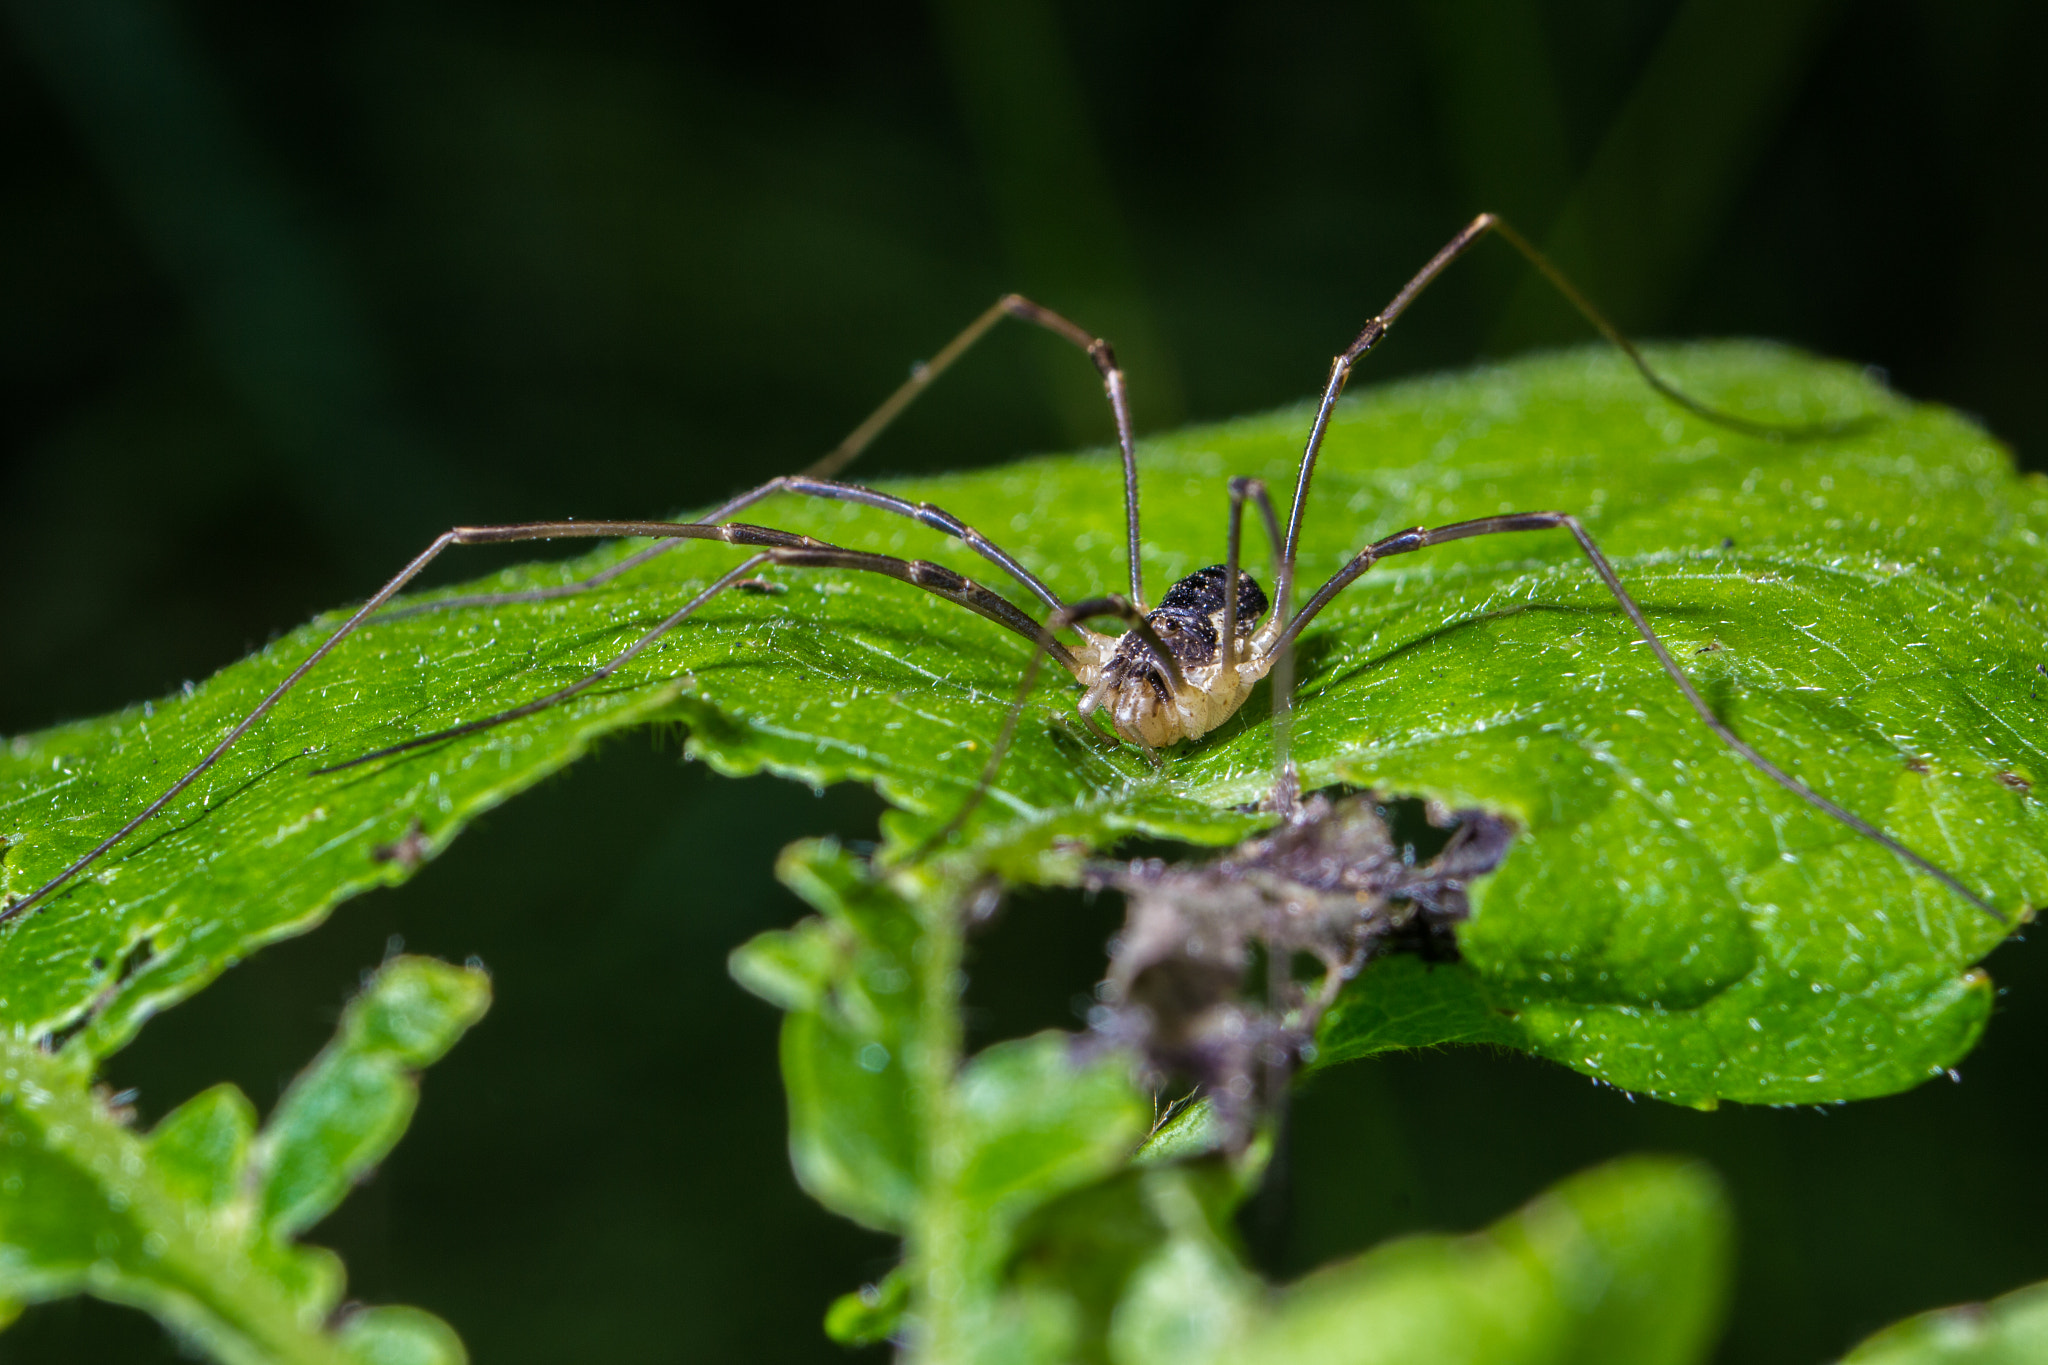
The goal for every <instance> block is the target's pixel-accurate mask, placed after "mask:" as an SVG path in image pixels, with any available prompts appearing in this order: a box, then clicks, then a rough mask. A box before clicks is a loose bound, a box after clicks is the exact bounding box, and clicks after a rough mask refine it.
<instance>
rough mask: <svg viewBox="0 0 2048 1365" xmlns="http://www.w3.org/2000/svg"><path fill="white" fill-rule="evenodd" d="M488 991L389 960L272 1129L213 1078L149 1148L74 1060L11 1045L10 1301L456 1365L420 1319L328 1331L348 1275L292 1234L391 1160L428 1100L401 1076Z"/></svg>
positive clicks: (373, 1358)
mask: <svg viewBox="0 0 2048 1365" xmlns="http://www.w3.org/2000/svg"><path fill="white" fill-rule="evenodd" d="M488 995H489V986H488V983H487V982H486V980H485V978H484V976H483V974H482V973H481V972H476V971H467V970H464V969H462V968H457V967H451V966H448V965H446V964H445V963H440V962H434V961H431V960H428V959H424V958H408V957H399V958H394V959H392V960H391V961H390V962H388V963H386V964H385V965H384V967H383V968H382V969H381V970H380V971H379V972H378V973H377V975H376V976H375V977H374V978H372V979H371V981H370V983H369V984H368V985H367V986H366V987H365V989H364V992H363V994H362V995H361V996H359V997H358V998H357V999H356V1000H355V1001H354V1002H353V1003H352V1004H351V1005H350V1006H349V1008H348V1011H347V1013H346V1014H345V1016H344V1019H343V1023H342V1028H341V1031H340V1034H339V1036H338V1037H337V1038H336V1039H335V1041H334V1043H333V1044H331V1045H330V1046H329V1047H328V1048H327V1049H326V1050H325V1051H324V1052H322V1053H321V1055H320V1057H319V1058H318V1059H317V1060H316V1061H315V1062H314V1063H313V1065H312V1066H310V1067H309V1068H308V1069H307V1070H306V1071H305V1072H304V1073H302V1074H301V1075H300V1077H299V1078H298V1079H297V1080H296V1081H295V1082H294V1083H293V1085H292V1087H291V1089H290V1091H288V1092H287V1094H286V1097H285V1099H284V1100H283V1101H281V1102H280V1104H279V1106H278V1110H277V1112H276V1113H275V1114H273V1115H272V1117H271V1121H270V1123H269V1125H268V1126H267V1127H266V1128H265V1129H264V1130H263V1131H262V1132H261V1133H257V1132H255V1131H254V1130H255V1111H254V1109H253V1108H252V1107H251V1106H250V1104H249V1101H248V1100H247V1099H245V1098H244V1097H243V1096H242V1094H241V1093H240V1092H239V1091H237V1090H235V1089H234V1088H233V1087H232V1086H225V1085H222V1086H215V1087H214V1088H213V1089H210V1090H207V1091H204V1092H202V1093H201V1094H199V1095H197V1096H194V1097H193V1098H192V1099H190V1100H188V1101H186V1102H185V1103H184V1104H183V1105H180V1106H179V1107H178V1108H177V1109H175V1110H173V1111H172V1112H171V1113H170V1114H169V1115H167V1116H166V1117H165V1118H164V1119H163V1120H162V1122H160V1123H159V1124H158V1125H157V1127H156V1129H155V1130H154V1131H153V1132H151V1133H150V1134H149V1135H148V1136H147V1137H139V1136H137V1135H136V1134H135V1133H133V1132H132V1131H130V1130H129V1129H128V1127H127V1126H126V1121H125V1119H124V1117H123V1115H122V1114H120V1113H119V1112H116V1111H114V1110H112V1109H110V1108H109V1106H108V1105H107V1103H106V1102H105V1101H104V1100H103V1099H101V1098H100V1096H99V1095H98V1093H97V1092H96V1091H94V1090H93V1089H92V1088H91V1087H90V1086H89V1084H88V1081H89V1077H88V1075H87V1074H86V1073H85V1071H84V1070H83V1069H82V1068H81V1067H80V1066H79V1065H78V1064H77V1061H76V1060H75V1059H74V1058H72V1057H68V1056H63V1055H59V1056H52V1055H50V1054H49V1053H47V1052H45V1051H44V1050H43V1049H42V1048H40V1047H38V1046H37V1045H35V1044H34V1043H32V1042H29V1041H26V1040H24V1039H22V1038H20V1037H19V1036H16V1035H13V1034H11V1033H0V1301H4V1302H9V1303H15V1304H19V1303H28V1302H34V1301H37V1300H42V1299H51V1298H58V1297H63V1296H65V1295H70V1294H79V1293H89V1294H94V1295H97V1296H98V1297H100V1298H104V1299H108V1300H111V1301H113V1302H115V1303H125V1304H131V1305H134V1306H135V1307H138V1308H142V1309H145V1310H146V1311H148V1312H150V1313H152V1314H154V1315H155V1316H156V1317H157V1318H158V1319H159V1320H160V1321H161V1322H162V1323H163V1324H164V1325H165V1326H166V1327H167V1328H169V1329H170V1330H171V1331H173V1332H175V1333H177V1334H178V1335H180V1336H181V1337H184V1338H186V1339H187V1340H188V1341H190V1342H191V1343H192V1344H193V1345H194V1346H196V1347H198V1348H199V1349H201V1350H204V1351H205V1352H207V1353H208V1354H210V1355H212V1356H213V1357H214V1358H216V1359H219V1360H222V1361H227V1362H251V1365H256V1363H257V1362H261V1363H262V1365H278V1363H279V1362H293V1363H294V1365H299V1363H304V1365H313V1363H314V1362H321V1363H325V1365H341V1362H346V1361H353V1362H358V1365H459V1362H461V1361H463V1360H465V1359H466V1358H467V1357H466V1356H465V1354H464V1352H463V1349H462V1343H461V1342H460V1341H459V1340H458V1339H457V1338H456V1336H455V1334H454V1333H453V1332H452V1331H451V1330H450V1329H449V1328H448V1326H447V1325H446V1324H444V1323H442V1322H441V1321H440V1320H439V1319H438V1318H435V1317H433V1316H432V1315H431V1314H428V1313H423V1312H421V1311H419V1310H417V1309H411V1308H371V1309H362V1310H357V1311H353V1312H351V1313H349V1314H347V1315H345V1316H344V1317H343V1318H342V1320H341V1321H340V1323H339V1325H338V1330H336V1331H333V1332H330V1331H327V1330H325V1329H326V1327H327V1324H328V1321H329V1318H330V1315H332V1314H333V1313H334V1310H335V1307H336V1305H337V1304H339V1303H340V1300H341V1293H342V1284H343V1273H342V1268H341V1263H340V1261H339V1260H338V1259H337V1258H336V1257H335V1256H333V1255H332V1254H331V1253H329V1252H325V1251H321V1250H319V1249H318V1248H313V1247H301V1246H296V1245H294V1244H292V1243H291V1242H290V1240H289V1239H290V1237H291V1235H292V1234H293V1233H295V1232H297V1231H299V1230H300V1229H302V1228H304V1227H305V1226H307V1225H309V1224H310V1223H311V1222H313V1221H314V1220H315V1219H317V1218H318V1217H319V1216H320V1215H322V1214H324V1213H325V1212H327V1210H329V1209H331V1208H332V1207H333V1206H334V1204H335V1203H336V1202H338V1201H339V1199H340V1197H341V1196H342V1195H343V1194H345V1193H346V1192H347V1190H348V1188H349V1187H350V1186H351V1185H352V1184H353V1183H354V1182H355V1181H357V1180H359V1179H361V1178H362V1177H363V1176H364V1175H365V1174H367V1172H368V1170H369V1167H370V1165H371V1163H372V1162H374V1161H375V1160H377V1159H378V1158H380V1157H382V1156H383V1155H384V1154H385V1153H387V1152H388V1151H389V1150H390V1147H391V1145H392V1144H393V1143H394V1142H396V1141H397V1139H398V1137H399V1135H400V1133H401V1132H402V1130H403V1128H404V1126H405V1121H406V1120H407V1119H408V1118H410V1116H411V1112H412V1104H413V1100H414V1098H415V1096H416V1093H417V1091H416V1086H415V1082H414V1081H413V1079H412V1077H411V1076H410V1075H409V1074H408V1073H409V1072H410V1071H411V1070H412V1069H414V1068H416V1067H420V1066H425V1065H426V1064H428V1063H429V1062H431V1061H433V1060H434V1059H435V1058H437V1057H438V1056H440V1054H441V1053H442V1052H444V1051H445V1050H446V1049H447V1047H448V1046H449V1045H451V1044H452V1043H453V1042H454V1041H455V1039H456V1038H457V1037H459V1036H460V1035H461V1033H462V1031H463V1030H464V1029H466V1028H467V1027H468V1026H469V1025H470V1024H472V1023H474V1022H475V1021H476V1019H477V1018H478V1017H479V1016H480V1015H481V1014H482V1013H483V1010H484V1007H485V1004H486V1002H487V1000H488ZM343 1101H346V1102H343Z"/></svg>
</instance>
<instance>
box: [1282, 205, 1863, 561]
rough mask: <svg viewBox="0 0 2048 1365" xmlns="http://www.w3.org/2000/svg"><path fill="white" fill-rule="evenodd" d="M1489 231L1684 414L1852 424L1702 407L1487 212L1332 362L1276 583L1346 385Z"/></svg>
mask: <svg viewBox="0 0 2048 1365" xmlns="http://www.w3.org/2000/svg"><path fill="white" fill-rule="evenodd" d="M1488 232H1492V233H1494V234H1495V235H1497V236H1498V237H1500V239H1501V240H1502V241H1504V242H1506V243H1507V244H1508V245H1509V246H1511V247H1513V248H1514V249H1515V250H1516V251H1517V252H1519V253H1521V255H1522V257H1523V258H1524V259H1525V260H1527V261H1528V262H1529V264H1531V265H1533V266H1534V267H1536V269H1537V270H1538V271H1539V272H1540V273H1541V274H1542V276H1543V278H1544V279H1546V280H1548V281H1550V283H1551V285H1552V286H1553V287H1554V288H1556V290H1557V292H1558V293H1560V294H1562V295H1564V297H1565V301H1566V302H1568V303H1570V304H1571V306H1572V307H1574V308H1576V309H1577V310H1578V311H1579V314H1580V316H1582V317H1584V318H1585V319H1586V321H1588V322H1590V323H1592V324H1593V328H1594V330H1595V331H1597V332H1599V333H1600V335H1601V336H1603V337H1605V338H1606V339H1607V340H1608V341H1609V342H1611V343H1613V345H1614V346H1615V348H1616V349H1617V350H1619V351H1620V352H1621V353H1622V354H1623V355H1625V356H1627V357H1628V359H1629V362H1630V363H1631V364H1633V365H1634V366H1635V367H1636V370H1637V372H1638V373H1639V374H1641V375H1642V377H1643V381H1644V382H1645V383H1647V384H1648V385H1649V386H1650V387H1651V388H1652V389H1655V390H1656V391H1657V392H1658V393H1660V394H1662V395H1663V396H1664V397H1665V398H1667V399H1669V400H1670V401H1671V402H1673V403H1676V404H1677V405H1678V406H1679V407H1681V408H1684V409H1685V410H1686V411H1687V412H1690V413H1692V414H1694V415H1695V416H1698V417H1703V418H1705V419H1706V420H1707V421H1709V422H1713V423H1715V424H1716V425H1719V426H1724V427H1727V428H1729V429H1730V430H1733V431H1739V432H1742V433H1744V434H1745V435H1750V436H1764V437H1775V438H1785V437H1794V438H1799V437H1813V436H1826V435H1832V434H1836V433H1839V432H1841V431H1843V430H1845V429H1846V428H1845V425H1844V424H1843V423H1840V422H1821V423H1812V424H1792V425H1785V426H1779V425H1774V424H1772V423H1768V422H1753V421H1750V420H1749V419H1748V418H1745V417H1738V416H1736V415H1735V414H1733V413H1730V412H1723V411H1721V410H1720V409H1719V408H1716V407H1712V406H1710V405H1708V404H1706V403H1702V402H1700V401H1699V400H1698V399H1696V398H1694V397H1692V396H1691V395H1690V394H1687V393H1686V392H1685V391H1684V390H1682V389H1680V388H1679V387H1678V386H1677V385H1675V384H1672V383H1671V382H1670V381H1668V380H1666V379H1665V378H1664V377H1663V376H1662V375H1660V374H1658V373H1657V372H1656V371H1655V370H1654V369H1652V368H1651V367H1650V362H1649V361H1647V360H1645V359H1644V358H1643V353H1642V352H1641V351H1639V350H1637V349H1636V345H1635V343H1634V342H1632V341H1630V340H1629V339H1628V337H1627V336H1626V335H1624V334H1623V332H1622V330H1621V329H1620V328H1619V327H1617V326H1615V325H1614V323H1613V322H1612V321H1610V320H1609V319H1608V317H1607V315H1606V314H1604V313H1602V312H1601V311H1600V310H1599V309H1598V308H1596V307H1594V306H1593V302H1592V300H1590V299H1588V298H1587V297H1586V296H1585V295H1584V294H1582V293H1580V292H1579V289H1578V286H1576V285H1574V284H1573V283H1572V282H1571V280H1570V279H1568V278H1566V276H1565V273H1564V272H1563V271H1561V270H1559V269H1558V268H1557V266H1556V265H1554V264H1552V262H1551V260H1550V258H1549V257H1548V256H1545V255H1544V254H1543V253H1542V252H1541V251H1538V250H1537V249H1536V247H1535V245H1534V244H1533V243H1531V242H1530V241H1529V239H1528V238H1526V237H1524V236H1522V234H1521V233H1519V232H1517V231H1515V229H1514V228H1512V227H1510V226H1509V225H1508V224H1507V222H1506V221H1505V220H1504V219H1502V218H1501V217H1500V216H1499V215H1498V214H1493V213H1482V214H1480V215H1479V216H1478V217H1477V218H1474V219H1473V220H1472V221H1471V222H1469V223H1467V224H1466V225H1465V227H1464V229H1463V230H1462V231H1461V232H1459V233H1458V235H1457V236H1455V237H1453V238H1451V240H1450V241H1449V242H1447V243H1445V245H1444V248H1443V250H1441V251H1439V252H1437V253H1436V255H1434V256H1432V257H1430V258H1429V263H1428V264H1427V265H1425V266H1423V267H1422V269H1420V270H1418V271H1416V272H1415V277H1414V278H1413V279H1411V280H1409V281H1408V283H1407V284H1405V285H1403V286H1402V287H1401V292H1400V293H1398V294H1396V295H1394V297H1393V300H1392V301H1391V302H1390V303H1388V304H1387V306H1386V307H1385V308H1383V309H1381V310H1380V312H1379V315H1378V316H1377V317H1375V318H1373V319H1372V320H1371V321H1370V322H1368V323H1366V324H1365V328H1364V330H1362V331H1361V332H1359V334H1358V338H1357V340H1355V341H1353V342H1352V343H1351V344H1350V345H1349V346H1347V347H1345V348H1344V350H1343V352H1342V353H1341V354H1340V355H1338V356H1337V357H1336V358H1335V359H1333V360H1332V361H1331V362H1330V379H1329V382H1328V383H1327V384H1326V385H1324V387H1323V398H1322V402H1321V403H1320V404H1318V405H1317V407H1316V419H1315V423H1314V425H1313V426H1311V427H1310V428H1309V435H1308V444H1307V446H1306V448H1304V449H1303V451H1302V453H1301V467H1300V470H1299V472H1297V473H1296V475H1295V478H1294V507H1293V510H1292V512H1291V513H1290V514H1289V516H1288V520H1287V553H1286V555H1285V556H1284V560H1285V563H1284V564H1283V566H1282V574H1281V575H1276V578H1279V577H1282V576H1284V577H1285V578H1286V579H1288V580H1291V579H1292V578H1293V576H1294V559H1295V551H1296V549H1297V547H1298V546H1299V544H1300V541H1301V518H1302V510H1303V508H1304V507H1305V506H1306V505H1307V503H1308V486H1309V481H1310V480H1311V479H1312V478H1313V477H1314V476H1315V469H1316V458H1317V456H1319V455H1320V454H1321V453H1322V449H1323V438H1324V437H1325V436H1326V435H1327V434H1328V433H1329V428H1330V416H1331V414H1332V413H1333V412H1334V411H1335V409H1336V406H1337V399H1338V398H1339V397H1341V396H1342V395H1343V393H1344V386H1345V385H1346V384H1348V383H1350V382H1351V368H1352V366H1354V365H1356V364H1357V363H1358V361H1359V360H1360V359H1361V358H1362V357H1363V356H1364V355H1365V353H1366V352H1368V351H1370V350H1371V349H1372V348H1373V347H1375V346H1377V345H1379V344H1380V342H1381V341H1382V340H1383V339H1384V338H1385V337H1386V335H1387V332H1388V331H1389V330H1390V329H1391V328H1392V327H1393V325H1394V322H1395V320H1396V319H1398V318H1399V317H1400V316H1401V314H1403V313H1405V312H1407V311H1408V305H1409V304H1411V303H1413V302H1415V299H1416V296H1417V295H1419V294H1420V293H1422V291H1423V290H1425V289H1427V288H1428V287H1429V286H1430V285H1431V284H1432V283H1433V282H1434V281H1435V280H1436V277H1437V276H1439V275H1441V274H1443V272H1444V271H1445V269H1446V268H1448V267H1449V265H1450V264H1451V262H1453V261H1455V260H1457V259H1458V257H1460V256H1462V255H1464V254H1465V252H1466V251H1467V250H1468V249H1470V247H1471V246H1472V244H1473V243H1474V242H1476V241H1478V240H1479V239H1480V238H1481V237H1484V236H1485V235H1486V234H1487V233H1488Z"/></svg>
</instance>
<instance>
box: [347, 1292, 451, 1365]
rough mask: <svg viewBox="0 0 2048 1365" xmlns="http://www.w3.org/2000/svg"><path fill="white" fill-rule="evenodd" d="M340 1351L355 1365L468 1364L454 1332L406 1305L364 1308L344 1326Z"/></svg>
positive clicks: (353, 1314)
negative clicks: (346, 1353) (345, 1353)
mask: <svg viewBox="0 0 2048 1365" xmlns="http://www.w3.org/2000/svg"><path fill="white" fill-rule="evenodd" d="M340 1336H341V1348H342V1349H343V1350H344V1351H346V1352H348V1358H349V1359H350V1360H351V1361H353V1362H355V1365H467V1362H468V1360H469V1352H467V1351H465V1350H463V1349H462V1340H461V1338H459V1337H457V1336H456V1335H455V1332H454V1329H452V1328H450V1327H449V1326H448V1324H447V1323H445V1322H443V1321H441V1320H440V1319H439V1318H437V1317H435V1316H434V1315H433V1314H432V1313H422V1312H421V1311H420V1310H419V1309H417V1308H406V1307H403V1306H396V1307H384V1308H364V1309H360V1310H358V1311H357V1312H354V1313H351V1314H350V1315H349V1316H348V1318H347V1319H346V1320H345V1321H343V1323H342V1325H341V1333H340Z"/></svg>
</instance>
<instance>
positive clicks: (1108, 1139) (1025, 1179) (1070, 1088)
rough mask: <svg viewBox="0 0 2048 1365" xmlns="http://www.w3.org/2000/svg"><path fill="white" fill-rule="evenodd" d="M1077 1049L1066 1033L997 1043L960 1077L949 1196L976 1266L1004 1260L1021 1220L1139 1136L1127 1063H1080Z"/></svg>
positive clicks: (1140, 1100)
mask: <svg viewBox="0 0 2048 1365" xmlns="http://www.w3.org/2000/svg"><path fill="white" fill-rule="evenodd" d="M1077 1046H1079V1044H1078V1041H1077V1040H1076V1039H1075V1038H1074V1037H1073V1036H1071V1035H1069V1034H1064V1033H1041V1034H1037V1035H1035V1036H1033V1037H1030V1038H1020V1039H1016V1040H1014V1041H1012V1042H1007V1043H997V1044H996V1045H995V1046H993V1047H991V1048H988V1049H986V1050H985V1051H983V1052H980V1053H978V1054H976V1056H975V1057H974V1058H973V1059H972V1060H971V1061H970V1062H969V1063H968V1064H967V1067H966V1069H965V1070H964V1071H963V1072H962V1073H961V1076H960V1081H959V1085H958V1087H957V1098H956V1101H955V1105H956V1108H955V1114H956V1117H957V1121H958V1124H959V1131H958V1133H957V1135H955V1136H952V1140H954V1141H957V1142H958V1143H959V1144H960V1148H961V1152H962V1156H961V1161H960V1167H959V1176H958V1179H957V1181H956V1182H955V1184H954V1186H953V1188H952V1190H951V1191H950V1194H951V1197H953V1198H955V1199H957V1200H959V1201H960V1203H961V1204H962V1205H963V1206H964V1207H965V1209H966V1211H967V1216H968V1218H969V1219H970V1220H971V1224H972V1226H974V1227H975V1229H976V1231H977V1234H978V1235H977V1236H976V1237H975V1239H974V1246H975V1251H976V1255H977V1256H979V1257H983V1258H993V1259H995V1260H999V1259H1000V1258H1001V1257H1002V1256H1004V1255H1007V1253H1008V1247H1009V1241H1010V1239H1009V1232H1010V1230H1011V1229H1012V1228H1013V1227H1015V1225H1016V1224H1017V1222H1018V1221H1019V1220H1020V1219H1022V1218H1024V1217H1025V1216H1026V1215H1028V1214H1030V1213H1031V1212H1032V1211H1033V1210H1035V1209H1037V1208H1038V1207H1040V1206H1041V1205H1043V1204H1045V1203H1047V1202H1048V1201H1050V1200H1052V1199H1055V1198H1057V1197H1058V1196H1060V1195H1062V1194H1065V1193H1067V1192H1068V1191H1070V1190H1076V1189H1080V1188H1082V1187H1083V1186H1086V1185H1089V1184H1092V1183H1093V1182H1095V1181H1097V1180H1100V1179H1102V1178H1103V1177H1104V1176H1106V1175H1108V1174H1109V1173H1111V1172H1112V1171H1114V1170H1116V1169H1117V1168H1118V1167H1119V1166H1121V1165H1122V1164H1123V1163H1124V1161H1125V1160H1126V1159H1127V1158H1128V1157H1129V1156H1130V1155H1131V1153H1132V1152H1133V1151H1135V1150H1136V1149H1137V1146H1138V1143H1139V1141H1140V1140H1141V1139H1142V1138H1143V1137H1144V1136H1145V1129H1146V1127H1147V1125H1148V1123H1149V1121H1150V1119H1151V1109H1150V1106H1149V1105H1147V1104H1146V1102H1145V1098H1144V1096H1143V1095H1141V1094H1139V1092H1138V1089H1137V1087H1136V1086H1134V1085H1133V1084H1132V1083H1131V1063H1130V1060H1129V1058H1127V1057H1125V1056H1123V1055H1122V1054H1111V1055H1106V1056H1096V1057H1093V1058H1085V1057H1084V1056H1082V1055H1081V1054H1080V1053H1078V1052H1077ZM996 1268H997V1267H996V1265H995V1264H983V1265H981V1266H979V1267H967V1268H965V1269H964V1270H963V1273H965V1274H968V1275H969V1276H970V1277H971V1276H973V1275H975V1274H976V1273H980V1274H985V1275H991V1276H992V1275H993V1274H994V1273H995V1271H996Z"/></svg>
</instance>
